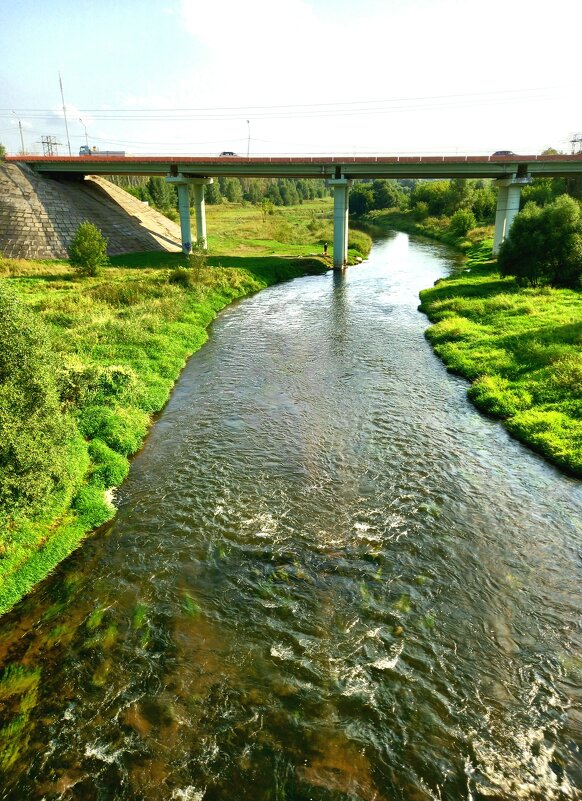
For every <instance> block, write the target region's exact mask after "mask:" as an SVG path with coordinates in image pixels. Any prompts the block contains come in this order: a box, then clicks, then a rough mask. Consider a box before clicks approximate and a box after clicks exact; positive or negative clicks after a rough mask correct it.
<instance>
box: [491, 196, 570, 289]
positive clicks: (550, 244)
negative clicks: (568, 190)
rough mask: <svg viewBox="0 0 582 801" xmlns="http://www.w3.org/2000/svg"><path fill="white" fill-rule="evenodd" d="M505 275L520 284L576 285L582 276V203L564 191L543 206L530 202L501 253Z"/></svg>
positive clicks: (502, 247) (500, 258)
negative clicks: (581, 205)
mask: <svg viewBox="0 0 582 801" xmlns="http://www.w3.org/2000/svg"><path fill="white" fill-rule="evenodd" d="M498 264H499V271H500V273H501V275H503V276H507V275H513V276H515V278H516V281H517V283H518V284H520V285H522V286H523V285H525V284H530V285H531V286H538V285H539V284H550V285H552V286H558V287H570V288H576V287H578V286H579V285H580V281H581V278H582V213H581V211H580V204H579V203H577V202H576V201H575V200H573V199H572V198H571V197H568V196H567V195H562V196H561V197H559V198H558V199H557V200H555V201H554V202H553V203H548V204H547V205H546V206H544V207H543V208H540V207H539V206H536V205H535V204H534V203H528V204H527V205H526V207H525V208H524V210H523V211H521V212H520V213H519V214H518V215H517V217H516V218H515V220H514V223H513V225H512V227H511V231H510V233H509V236H508V237H507V239H506V240H505V242H503V243H502V245H501V247H500V249H499V257H498Z"/></svg>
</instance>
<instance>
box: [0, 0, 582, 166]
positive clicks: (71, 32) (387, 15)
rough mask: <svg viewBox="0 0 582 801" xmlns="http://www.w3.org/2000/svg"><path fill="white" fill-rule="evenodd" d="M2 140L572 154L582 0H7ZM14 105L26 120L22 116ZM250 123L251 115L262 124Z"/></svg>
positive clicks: (0, 81)
mask: <svg viewBox="0 0 582 801" xmlns="http://www.w3.org/2000/svg"><path fill="white" fill-rule="evenodd" d="M1 7H2V13H1V15H0V142H3V143H4V144H5V145H6V147H7V149H8V150H9V152H17V151H18V150H19V149H20V138H19V133H18V123H17V117H18V118H20V120H21V121H22V125H23V132H24V139H25V147H26V149H27V150H38V151H39V152H40V137H41V135H48V134H50V135H56V136H57V137H58V138H59V142H61V143H63V145H62V146H61V147H60V148H59V152H60V153H61V154H66V152H67V147H66V134H65V128H64V122H63V115H62V110H61V108H60V107H61V99H60V92H59V71H60V72H61V75H62V79H63V85H64V90H65V100H66V103H67V110H68V111H67V114H68V120H69V134H70V141H71V149H72V151H73V154H76V153H78V150H79V146H80V145H82V144H84V143H85V133H84V128H83V125H82V124H81V123H80V122H79V117H81V118H82V119H83V121H84V123H85V125H86V127H87V130H88V138H89V144H90V145H96V146H98V147H100V148H101V149H119V150H125V151H126V152H128V153H148V152H149V153H163V152H164V153H208V154H215V153H218V152H220V151H222V150H234V151H236V152H237V153H240V154H242V155H246V153H247V147H248V140H247V137H248V134H249V130H250V135H251V141H250V152H251V155H252V154H259V153H272V154H276V153H291V152H295V153H333V152H335V153H340V152H341V153H349V154H353V153H354V152H355V153H356V154H361V155H363V154H366V153H370V152H375V153H377V152H379V153H427V154H428V153H432V152H439V153H441V152H442V153H453V154H454V153H455V152H459V153H468V152H473V153H489V152H492V151H494V150H501V149H502V150H513V151H515V152H517V153H537V152H540V151H541V150H542V149H544V148H545V147H548V146H550V145H551V146H554V147H557V148H560V149H565V150H567V151H568V152H569V149H570V145H569V139H570V138H571V135H572V134H573V133H574V132H578V131H582V105H581V103H580V90H579V85H580V77H579V58H580V55H579V35H580V34H579V32H580V26H581V24H582V6H581V4H580V2H579V0H554V2H553V3H547V2H543V3H542V2H539V1H538V0H529V1H527V2H526V0H489V2H487V3H478V2H475V1H474V0H353V2H347V0H279V1H278V2H277V0H245V2H234V1H233V0H223V2H218V1H217V0H206V1H204V2H203V1H202V0H159V2H156V0H139V2H138V1H137V0H99V2H91V1H90V0H50V2H46V0H44V1H43V2H40V0H19V1H18V2H16V1H15V0H2V3H1ZM12 110H15V111H16V115H15V114H12V113H11V112H12ZM247 120H249V123H247Z"/></svg>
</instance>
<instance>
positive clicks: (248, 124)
mask: <svg viewBox="0 0 582 801" xmlns="http://www.w3.org/2000/svg"><path fill="white" fill-rule="evenodd" d="M247 126H248V131H249V137H248V139H247V158H248V157H249V156H250V153H251V121H250V120H247Z"/></svg>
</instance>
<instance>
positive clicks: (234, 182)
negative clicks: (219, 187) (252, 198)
mask: <svg viewBox="0 0 582 801" xmlns="http://www.w3.org/2000/svg"><path fill="white" fill-rule="evenodd" d="M224 195H225V197H226V199H227V200H228V201H229V202H230V203H242V200H243V192H242V186H241V185H240V181H239V180H238V178H227V179H226V181H225V183H224Z"/></svg>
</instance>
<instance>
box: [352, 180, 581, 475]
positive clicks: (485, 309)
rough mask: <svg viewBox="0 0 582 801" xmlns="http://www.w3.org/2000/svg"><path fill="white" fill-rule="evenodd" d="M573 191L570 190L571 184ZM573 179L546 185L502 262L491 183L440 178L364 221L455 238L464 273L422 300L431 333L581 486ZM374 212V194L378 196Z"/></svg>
mask: <svg viewBox="0 0 582 801" xmlns="http://www.w3.org/2000/svg"><path fill="white" fill-rule="evenodd" d="M570 188H571V187H570ZM568 189H569V187H568V185H567V183H566V182H565V181H564V180H563V179H550V178H544V179H536V180H534V181H533V183H532V184H531V185H530V186H529V187H527V189H525V190H524V192H523V196H524V197H523V198H522V207H523V210H522V212H521V213H520V215H519V216H518V217H517V219H516V222H515V224H514V228H513V230H512V233H511V235H510V237H509V239H508V240H507V242H506V243H505V244H504V246H503V247H502V249H501V252H500V255H499V260H497V259H495V258H493V257H492V255H491V252H492V245H493V228H492V222H493V213H494V209H495V196H494V193H493V190H492V188H491V187H490V185H488V184H487V183H486V182H480V181H472V182H471V181H466V182H458V181H432V182H424V184H423V183H417V184H416V185H415V186H414V187H413V188H412V189H411V190H410V191H409V192H408V193H406V192H402V193H401V194H397V193H394V194H395V198H394V203H393V204H392V206H391V208H389V209H380V208H378V209H373V208H366V209H365V211H364V213H363V214H362V215H360V219H361V220H362V221H363V222H365V223H367V224H369V225H374V226H379V227H382V228H392V229H397V230H403V231H409V232H411V233H417V234H421V235H423V236H428V237H430V238H432V239H437V240H439V241H442V242H446V243H447V244H448V245H450V246H452V247H454V248H456V249H457V250H460V251H462V252H464V253H465V254H466V256H467V262H466V265H465V267H466V269H464V270H463V271H462V272H461V273H459V274H456V275H453V276H451V277H449V278H446V279H441V280H439V281H438V282H437V284H436V285H435V286H434V287H432V288H428V289H425V290H424V291H423V292H421V295H420V298H421V305H420V307H419V308H420V310H421V311H423V312H425V313H426V314H427V316H428V317H429V319H430V320H431V321H432V322H433V323H434V325H433V326H431V327H429V328H428V329H427V331H426V336H427V338H428V340H429V342H430V343H431V345H432V346H433V348H434V351H435V353H436V354H437V355H438V356H439V357H440V358H441V359H442V360H443V361H444V363H445V364H446V366H447V368H448V369H449V370H451V371H452V372H455V373H457V374H458V375H461V376H463V377H465V378H467V379H469V380H470V381H471V382H472V384H471V386H470V387H469V389H468V395H469V398H470V399H471V400H472V401H473V403H474V404H475V405H476V406H477V407H478V408H479V409H480V410H481V411H482V412H484V413H486V414H488V415H490V416H492V417H495V418H498V419H500V420H502V421H503V424H504V425H505V427H506V428H507V430H508V431H509V432H510V433H511V434H512V435H513V436H515V437H517V438H518V439H520V440H521V441H522V442H524V443H525V444H527V445H529V446H530V447H531V448H533V449H534V450H536V451H537V452H538V453H541V454H543V455H544V456H545V457H546V458H547V459H548V460H549V461H551V462H553V463H554V464H555V465H557V466H558V467H560V468H561V469H562V470H564V471H566V472H567V473H569V474H571V475H573V476H576V477H578V478H582V291H581V289H582V287H581V284H580V276H581V274H582V212H581V204H580V200H579V198H578V196H577V195H578V193H579V187H578V186H574V187H573V190H574V191H573V192H572V193H571V194H574V195H575V197H573V198H572V197H571V196H570V194H569V193H568V192H567V190H568ZM368 200H369V201H370V202H371V203H372V204H373V194H371V196H370V195H368Z"/></svg>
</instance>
